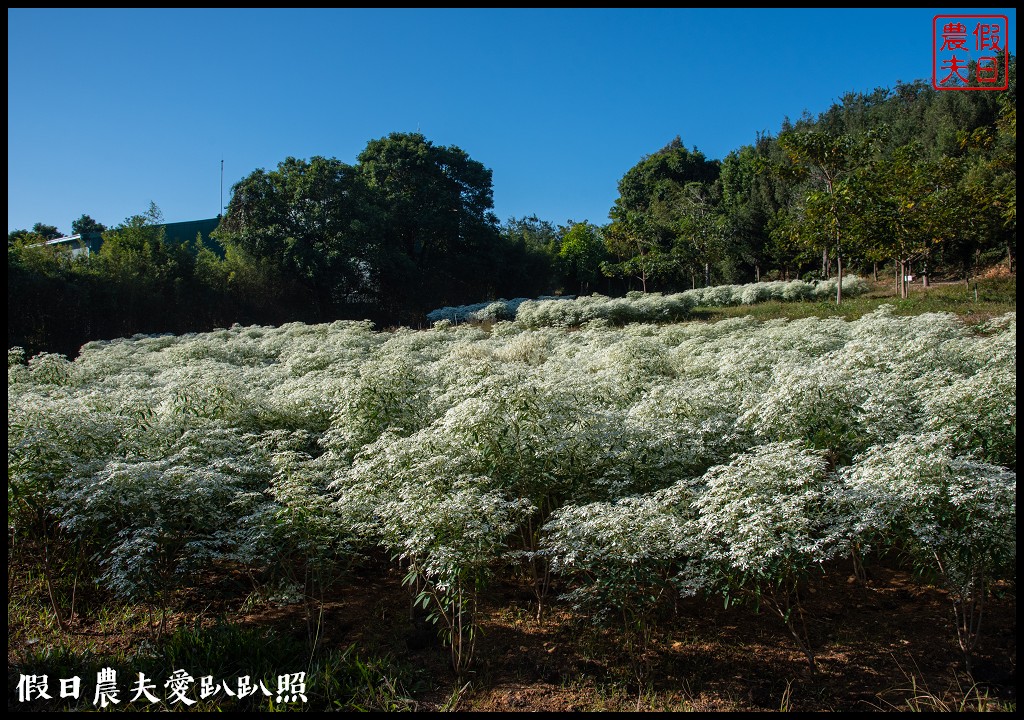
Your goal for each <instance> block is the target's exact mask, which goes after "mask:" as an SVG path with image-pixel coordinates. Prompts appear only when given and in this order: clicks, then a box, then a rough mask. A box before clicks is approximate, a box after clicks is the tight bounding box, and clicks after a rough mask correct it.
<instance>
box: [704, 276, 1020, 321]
mask: <svg viewBox="0 0 1024 720" xmlns="http://www.w3.org/2000/svg"><path fill="white" fill-rule="evenodd" d="M975 285H976V286H977V291H978V295H977V296H978V299H977V300H975V293H974V290H975ZM881 305H892V306H894V307H895V308H896V314H897V315H921V314H924V313H933V312H949V313H953V314H955V315H959V316H961V317H963V318H964V319H965V320H966V321H968V322H970V323H972V324H973V323H975V322H978V323H980V322H984V321H985V320H988V319H990V318H993V317H996V316H998V315H1003V314H1004V313H1007V312H1015V311H1016V310H1017V277H1016V275H1011V276H1009V277H996V278H991V279H979V280H977V282H976V283H975V282H972V283H971V285H970V287H968V286H966V285H964V284H963V283H956V284H950V285H945V284H943V285H933V286H932V287H929V288H923V287H921V286H920V285H914V286H913V288H912V289H911V290H910V295H909V297H907V298H906V299H903V298H899V297H897V296H896V292H895V288H894V287H893V286H892V285H891V283H878V284H876V286H875V288H874V289H873V290H872V291H871V292H868V293H866V294H865V295H862V296H860V297H855V298H847V299H844V300H843V302H842V304H841V305H838V306H837V305H836V303H835V299H834V298H833V299H830V300H824V301H803V302H779V301H770V302H765V303H760V304H757V305H739V306H734V307H714V308H712V307H698V308H696V309H695V310H694V311H693V314H692V317H693V319H695V320H706V321H716V320H723V319H725V318H733V317H746V316H750V317H754V318H756V319H758V320H774V319H778V318H787V319H790V320H797V319H799V318H806V317H841V318H844V319H846V320H857V319H858V318H860V317H862V316H864V315H867V314H868V313H870V312H874V311H875V310H877V309H878V308H879V307H880V306H881Z"/></svg>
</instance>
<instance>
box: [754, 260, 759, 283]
mask: <svg viewBox="0 0 1024 720" xmlns="http://www.w3.org/2000/svg"><path fill="white" fill-rule="evenodd" d="M754 282H761V265H760V263H754Z"/></svg>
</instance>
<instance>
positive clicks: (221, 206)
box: [217, 158, 224, 217]
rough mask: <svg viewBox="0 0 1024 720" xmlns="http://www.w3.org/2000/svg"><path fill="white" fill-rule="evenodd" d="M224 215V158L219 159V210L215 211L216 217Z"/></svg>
mask: <svg viewBox="0 0 1024 720" xmlns="http://www.w3.org/2000/svg"><path fill="white" fill-rule="evenodd" d="M223 214H224V158H221V159H220V208H218V210H217V217H220V216H221V215H223Z"/></svg>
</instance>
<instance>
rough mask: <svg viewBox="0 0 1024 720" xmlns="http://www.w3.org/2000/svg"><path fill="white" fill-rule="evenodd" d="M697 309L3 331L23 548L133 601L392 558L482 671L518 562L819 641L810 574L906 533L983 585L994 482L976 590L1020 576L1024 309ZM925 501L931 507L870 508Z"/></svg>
mask: <svg viewBox="0 0 1024 720" xmlns="http://www.w3.org/2000/svg"><path fill="white" fill-rule="evenodd" d="M723 287H724V286H723ZM810 287H812V285H811V284H809V283H802V284H799V285H795V284H794V283H792V282H791V283H761V284H760V286H759V287H756V288H754V289H751V288H750V287H747V286H737V287H734V288H732V289H728V288H725V289H712V290H714V293H716V294H721V296H722V298H723V299H722V302H725V299H724V298H725V295H726V290H728V294H729V295H730V297H732V296H733V295H735V293H736V292H738V293H739V295H740V301H742V299H743V295H744V294H745V295H746V296H747V299H748V300H749V299H751V298H754V297H757V298H761V297H762V296H763V295H764V294H765V293H769V294H774V293H778V292H781V293H783V294H785V293H787V292H788V293H790V294H791V295H793V296H794V297H796V296H800V297H808V298H809V297H812V295H811V293H810V290H807V288H810ZM699 292H701V293H703V292H704V291H699ZM694 297H696V295H695V294H694V293H693V291H691V293H690V294H687V293H683V294H681V295H671V296H661V295H657V294H644V293H632V294H630V295H628V296H627V297H625V298H617V299H610V298H603V297H600V296H590V297H585V298H577V299H571V300H570V299H563V300H557V301H539V302H538V301H529V302H523V303H522V305H521V306H520V307H519V313H518V315H517V319H516V320H515V321H514V322H512V321H503V320H496V321H495V322H494V323H493V325H492V326H491V328H490V332H487V331H485V330H483V329H482V328H480V327H476V326H473V325H472V324H466V323H464V322H462V321H461V320H460V321H459V323H458V324H457V325H456V324H455V323H452V322H449V321H447V320H443V319H442V320H440V321H439V322H438V325H437V327H436V328H435V329H431V330H427V331H420V332H416V331H412V330H401V331H396V332H389V333H380V332H374V331H373V329H372V326H371V325H370V324H369V323H354V322H335V323H329V324H322V325H304V324H301V323H290V324H287V325H284V326H281V327H277V328H270V327H250V328H246V327H240V326H234V327H232V328H227V329H221V330H217V331H215V332H211V333H199V334H190V335H182V336H167V335H162V336H139V337H137V338H134V339H129V340H124V339H122V340H115V341H109V342H107V341H104V342H93V343H89V344H87V345H86V346H84V347H83V348H82V351H81V353H80V355H79V357H78V358H76V359H75V360H74V361H70V360H68V359H66V358H63V357H61V356H56V355H47V354H43V355H39V356H36V357H34V358H30V359H28V360H26V359H25V357H24V353H23V352H22V351H21V350H20V349H18V348H11V349H10V350H9V351H8V525H9V528H10V529H11V531H12V533H13V534H12V537H13V538H14V540H15V541H16V543H17V544H18V547H23V548H26V552H28V551H29V550H30V549H34V548H36V547H38V546H39V544H40V543H41V544H42V546H43V548H44V549H46V550H48V552H47V553H45V555H46V556H47V557H60V555H61V554H62V553H73V552H74V549H75V548H77V547H82V548H83V549H85V550H86V551H85V552H83V553H81V554H75V555H74V557H82V558H84V560H82V561H81V562H80V563H79V564H78V565H76V566H75V567H72V565H71V564H70V563H72V561H70V560H68V561H67V562H66V563H65V564H63V565H62V564H61V563H55V564H53V565H52V566H51V567H49V569H48V570H47V571H46V572H47V574H48V577H49V578H50V579H51V581H52V582H58V583H59V582H60V577H61V575H62V574H64V573H65V570H71V572H70V573H69V576H70V577H74V576H75V573H76V572H79V571H80V573H81V575H82V577H85V576H90V577H92V579H95V580H98V582H100V584H101V585H103V586H104V587H106V588H108V589H110V590H112V591H116V592H118V593H121V594H123V595H126V596H131V597H141V596H149V597H157V598H159V597H163V596H166V594H167V591H168V590H169V589H171V588H174V587H176V586H178V585H180V584H184V583H188V582H190V581H191V578H192V577H193V574H194V572H195V571H196V570H197V569H201V568H206V569H218V568H223V567H226V566H231V567H236V568H237V567H242V568H245V569H246V570H248V571H249V573H250V574H251V576H252V577H253V578H254V580H255V582H258V583H261V584H262V585H263V586H264V587H267V588H269V587H276V586H278V585H282V586H287V587H291V588H298V590H299V591H301V594H302V595H304V596H305V598H306V599H307V601H309V599H310V598H311V597H314V596H316V595H317V593H321V592H322V591H323V588H324V587H326V586H327V585H329V584H330V583H332V582H337V581H338V580H341V579H344V578H345V577H346V571H347V570H348V568H349V567H350V566H351V565H352V564H353V563H355V562H359V561H360V558H364V557H371V556H372V557H379V556H381V555H382V554H383V553H387V554H388V556H390V557H393V558H395V562H397V563H400V565H401V567H402V569H403V570H404V571H405V572H406V573H407V574H408V576H409V577H410V584H411V587H412V588H413V590H414V597H419V598H420V602H426V603H427V605H428V607H429V608H430V609H431V611H432V612H434V613H435V617H436V618H437V619H438V622H439V627H440V628H441V630H442V632H443V633H444V634H445V635H446V639H447V641H448V642H449V644H450V645H451V647H452V652H453V658H452V662H453V664H454V665H455V666H456V667H457V668H459V669H461V670H465V669H466V667H467V666H468V663H469V662H471V659H472V656H473V652H472V650H473V644H472V637H473V634H474V632H475V627H476V625H475V620H474V612H473V607H474V604H475V603H476V602H477V598H478V596H479V593H480V592H481V589H482V588H483V587H484V586H485V583H486V581H487V580H488V578H490V577H492V576H493V575H494V574H495V573H519V574H521V575H522V576H523V577H524V578H526V580H527V581H528V582H529V583H530V584H531V587H532V588H533V590H534V593H535V598H536V600H537V608H538V613H540V612H541V611H542V610H543V608H544V605H545V603H546V602H547V600H546V597H547V591H548V588H549V587H550V583H551V578H552V573H553V572H554V573H557V574H558V575H559V576H560V577H561V579H562V582H564V583H565V589H566V593H567V595H568V597H570V598H571V599H572V600H573V601H574V602H578V603H580V606H581V607H582V606H583V605H588V606H589V607H592V608H597V606H598V605H601V604H602V603H604V604H605V610H606V611H607V613H611V614H614V615H616V617H618V618H622V619H623V622H625V623H626V624H627V625H630V626H631V627H633V628H641V627H649V626H650V622H652V620H653V618H655V617H656V615H657V609H658V608H661V607H667V606H668V603H667V602H664V601H665V599H666V597H667V596H666V595H665V594H664V593H667V592H669V588H674V589H673V590H672V592H678V591H681V590H685V591H687V592H702V593H708V592H712V591H715V590H717V591H722V592H728V593H729V596H730V597H737V594H738V596H739V597H752V598H759V599H760V601H761V602H762V603H763V604H766V605H767V606H769V607H772V608H773V609H775V610H776V611H778V612H779V613H780V614H781V615H782V616H784V617H786V618H788V619H789V622H790V623H791V625H790V630H791V631H792V632H794V633H795V637H797V638H798V640H799V641H800V642H801V643H803V645H802V647H804V648H805V652H808V653H810V655H809V657H812V654H813V651H812V650H811V647H812V645H811V643H810V640H809V639H808V638H806V634H805V633H803V632H802V630H801V627H802V626H801V625H800V624H799V620H800V617H799V616H800V612H801V607H802V606H801V605H800V604H799V597H800V593H801V592H802V591H803V587H804V584H805V583H806V582H807V579H808V578H809V576H810V573H811V571H812V570H814V569H816V568H819V567H821V564H822V562H824V561H825V560H826V559H828V558H831V557H834V556H836V554H838V553H846V552H848V551H852V550H855V549H856V548H861V549H863V548H867V547H870V546H877V547H897V546H899V547H904V548H911V547H918V548H931V549H932V550H933V551H938V552H939V557H941V558H943V560H942V567H943V568H944V569H943V570H942V571H941V572H942V573H944V577H949V578H952V577H954V576H957V577H959V576H961V575H964V573H966V572H967V571H966V570H963V571H961V570H959V569H957V570H955V571H954V568H961V567H964V568H967V567H969V566H971V563H973V562H974V561H973V560H969V558H968V559H964V558H963V557H960V555H957V553H962V552H978V548H980V547H984V542H983V541H982V539H979V538H975V537H974V536H973V535H971V534H970V533H968V532H966V530H965V527H966V524H967V522H968V521H967V520H966V519H965V518H967V517H970V516H969V515H968V514H966V513H968V510H967V509H966V508H968V506H969V503H968V504H967V505H963V508H961V507H960V506H959V505H957V503H959V502H961V499H962V498H974V499H973V500H970V502H971V503H974V506H971V507H976V508H977V510H975V511H976V512H979V513H981V512H984V513H988V514H989V515H991V516H992V518H993V519H998V520H999V525H998V527H999V528H1002V529H1000V530H998V531H997V530H993V531H992V533H994V534H991V533H990V535H989V536H988V537H989V538H990V539H989V540H988V541H985V542H989V543H990V546H991V547H992V548H997V547H998V548H1002V550H1000V553H1001V554H1000V558H1002V559H1000V560H999V562H998V563H997V562H996V561H995V560H994V559H993V560H992V561H991V562H989V561H988V560H984V562H981V561H979V562H980V563H981V565H983V566H984V568H991V569H985V570H984V573H983V574H984V577H987V578H1003V579H1010V580H1012V579H1013V574H1014V571H1013V569H1012V567H1011V566H1010V565H1012V563H1010V564H1009V565H1008V564H1007V562H1008V561H1006V559H1005V555H1006V553H1005V552H1004V550H1005V549H1006V545H1005V538H1006V537H1009V536H1010V531H1009V530H1007V528H1010V527H1013V525H1014V523H1015V517H1016V516H1015V505H1014V500H1013V498H1012V497H1011V496H1009V495H1007V493H1008V492H1009V491H1008V489H1007V488H1008V485H1007V482H1008V481H1007V477H1012V473H1013V471H1014V469H1015V468H1016V444H1015V435H1016V317H1015V315H1013V314H1012V313H1011V314H1009V315H1006V316H1004V317H1002V318H996V319H995V320H993V321H990V322H989V323H987V324H986V325H985V326H984V327H981V328H971V327H967V326H965V325H964V324H963V323H962V322H961V321H959V320H958V319H957V318H955V317H954V316H952V315H943V314H934V315H922V316H917V317H898V316H896V315H895V314H894V313H893V311H892V308H889V307H886V306H883V307H882V308H880V309H879V310H877V311H875V312H873V313H871V314H869V315H866V316H864V317H863V318H861V319H860V320H857V321H853V322H847V321H843V320H841V319H837V318H832V319H817V318H808V319H804V320H794V321H787V320H773V321H768V322H758V321H757V320H755V319H753V318H751V317H738V318H733V319H729V320H723V321H719V322H716V323H676V324H672V323H671V321H672V320H673V319H676V318H679V317H684V316H685V314H686V313H687V312H689V310H690V309H691V308H692V307H693V306H694V303H695V302H696V300H695V299H694ZM734 301H736V300H734V299H733V300H729V302H734ZM481 309H484V308H481ZM492 309H494V310H495V312H497V309H496V308H492ZM490 312H491V311H490V310H488V313H490ZM500 316H501V315H500V313H498V314H497V315H496V316H495V317H500ZM641 321H642V322H641ZM929 437H935V438H941V439H942V440H941V442H939V441H935V442H930V443H926V442H924V440H923V439H921V438H929ZM914 438H919V439H921V440H916V441H915V440H913V439H914ZM915 443H916V444H915ZM904 456H910V457H913V458H917V459H918V460H915V462H920V463H921V464H922V466H921V468H917V469H914V468H916V466H913V468H911V469H912V470H913V471H912V472H911V469H906V468H907V467H910V466H908V463H909V462H910V460H908V459H907V457H904ZM932 461H933V462H934V463H936V468H935V469H933V470H928V471H927V472H926V470H927V467H928V466H927V464H928V462H932ZM894 468H895V469H899V468H904V470H900V471H899V473H897V474H896V475H891V472H895V470H893V469H894ZM940 468H945V469H941V471H940ZM886 473H890V474H886ZM929 473H932V474H929ZM935 473H937V474H935ZM837 477H842V478H843V479H844V483H843V484H840V483H838V482H837V481H836V478H837ZM901 478H902V479H901ZM971 478H974V480H977V481H979V482H980V479H983V480H984V483H983V485H982V486H979V487H980V489H979V488H974V486H970V485H969V481H971ZM896 480H899V481H900V482H905V483H906V487H903V486H898V485H894V484H893V483H895V482H896ZM954 486H955V487H958V488H961V490H958V491H957V493H958V494H957V495H956V496H955V497H953V496H950V497H949V498H947V499H946V500H943V501H942V502H939V501H938V500H935V502H934V503H933V499H934V498H932V495H928V493H930V492H933V491H932V490H928V489H927V488H947V489H948V488H953V487H954ZM893 488H898V489H895V490H894V489H893ZM972 488H973V489H972ZM986 488H987V489H986ZM935 492H939V491H938V490H935ZM942 492H947V491H946V490H942ZM887 493H888V494H887ZM914 493H918V495H915V494H914ZM922 493H924V494H923V495H922ZM986 493H987V494H986ZM999 493H1002V494H1001V495H1000V494H999ZM947 494H948V493H947ZM919 495H920V498H921V499H920V502H919V503H918V500H913V502H910V503H908V502H904V500H903V499H902V498H904V497H907V498H911V499H913V498H917V497H918V496H919ZM935 497H946V496H944V495H941V493H940V494H939V495H936V496H935ZM896 498H900V499H899V500H897V499H896ZM986 498H987V499H986ZM853 501H856V503H859V504H858V505H856V507H857V508H859V509H858V510H857V513H855V516H856V517H859V518H860V519H861V522H860V523H859V524H857V525H855V526H851V525H850V524H849V522H848V515H849V513H847V512H846V511H845V510H844V509H843V508H844V507H846V505H844V503H847V502H853ZM964 502H965V503H966V502H968V501H967V500H966V499H965V500H964ZM914 503H918V504H919V505H920V507H922V508H925V510H927V512H928V513H931V515H928V516H927V517H930V518H932V520H929V523H931V524H928V523H925V522H924V521H923V520H920V519H919V518H918V519H916V520H913V522H912V518H910V516H899V517H897V516H884V517H883V516H878V515H877V514H876V512H880V508H882V509H892V510H895V509H905V510H906V511H907V512H910V510H911V509H912V508H913V507H915V505H914ZM943 503H945V505H943ZM995 503H998V504H999V506H998V508H996V507H995V505H994V504H995ZM904 506H905V507H904ZM990 506H991V509H990ZM936 508H940V509H941V508H952V510H950V511H949V512H948V513H946V514H943V513H941V512H939V510H937V509H936ZM925 510H921V512H925ZM954 510H955V512H954ZM915 512H916V511H915ZM914 517H915V518H916V517H917V516H914ZM922 517H924V516H922ZM913 523H917V524H916V525H915V524H913ZM918 527H920V528H931V530H929V531H928V532H930V533H931V534H930V535H929V534H928V533H926V532H924V531H923V530H921V531H920V532H918V530H914V529H912V528H918ZM851 528H852V529H851ZM986 532H988V531H986ZM935 538H939V539H940V540H941V542H938V541H937V540H935ZM992 538H996V539H999V543H1002V544H998V545H997V544H993V543H995V540H993V539H992ZM933 540H935V541H934V542H933ZM926 541H927V542H929V543H932V544H931V545H927V544H925V543H926ZM936 542H938V544H936ZM961 543H962V544H963V546H964V547H963V548H961V547H960V544H961ZM972 544H973V545H972ZM971 547H974V548H975V549H974V550H971V549H970V548H971ZM920 552H921V553H924V550H920ZM865 557H868V556H867V555H865ZM921 557H924V555H923V554H922V555H921ZM972 557H973V556H972ZM978 557H981V556H978ZM62 562H64V561H62ZM74 562H78V561H74ZM922 562H923V561H922ZM62 568H63V569H62ZM936 572H939V571H938V570H936ZM956 573H959V574H960V575H956ZM978 577H981V576H978ZM972 582H973V583H974V585H971V587H976V586H979V583H980V584H984V582H991V581H982V580H975V581H972ZM968 585H970V583H968V584H967V585H965V584H963V583H961V585H960V586H959V587H961V588H964V587H967V586H968ZM950 587H951V588H954V585H950ZM954 589H955V588H954ZM257 590H258V589H257ZM955 592H957V593H961V595H962V597H964V598H973V597H976V594H970V593H968V591H967V590H955ZM973 592H974V591H973V590H972V591H971V593H973ZM422 593H426V594H422ZM256 594H257V595H258V594H259V592H257V593H256ZM264 594H265V593H264ZM958 597H960V595H958ZM652 598H655V600H652ZM970 602H974V601H973V600H970ZM964 603H968V600H964V601H962V603H961V607H966V606H967V605H965V604H964ZM592 613H594V614H596V613H597V610H596V609H594V610H593V611H592ZM623 613H625V615H623ZM630 618H632V619H630ZM642 635H643V633H642V632H640V635H639V636H637V637H641V636H642Z"/></svg>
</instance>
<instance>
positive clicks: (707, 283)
mask: <svg viewBox="0 0 1024 720" xmlns="http://www.w3.org/2000/svg"><path fill="white" fill-rule="evenodd" d="M704 287H711V265H709V264H708V263H704Z"/></svg>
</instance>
